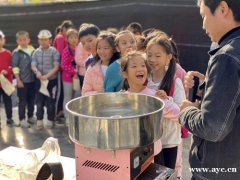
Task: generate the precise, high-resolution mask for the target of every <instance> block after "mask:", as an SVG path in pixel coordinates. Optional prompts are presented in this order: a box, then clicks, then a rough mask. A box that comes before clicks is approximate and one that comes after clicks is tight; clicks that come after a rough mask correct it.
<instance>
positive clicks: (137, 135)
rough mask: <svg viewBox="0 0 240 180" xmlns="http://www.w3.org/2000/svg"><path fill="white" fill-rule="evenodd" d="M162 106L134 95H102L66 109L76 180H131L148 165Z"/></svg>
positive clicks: (75, 102)
mask: <svg viewBox="0 0 240 180" xmlns="http://www.w3.org/2000/svg"><path fill="white" fill-rule="evenodd" d="M163 106H164V104H163V102H162V101H161V100H159V99H158V98H155V97H152V96H145V95H140V94H134V93H105V94H97V95H91V96H85V97H80V98H76V99H73V100H71V101H70V102H68V103H67V105H66V108H67V110H68V112H69V115H68V121H69V125H68V127H69V136H70V138H71V140H72V141H73V142H74V143H75V158H76V171H77V180H85V179H98V180H99V179H102V180H106V179H107V180H109V179H114V180H118V179H119V180H120V179H121V180H124V179H135V178H136V177H137V176H138V175H139V174H141V172H143V171H144V170H145V169H146V168H147V167H148V166H149V165H150V164H151V162H152V161H153V157H154V156H153V153H154V142H156V141H157V140H158V139H160V137H161V134H162V133H161V131H160V121H161V117H162V110H163Z"/></svg>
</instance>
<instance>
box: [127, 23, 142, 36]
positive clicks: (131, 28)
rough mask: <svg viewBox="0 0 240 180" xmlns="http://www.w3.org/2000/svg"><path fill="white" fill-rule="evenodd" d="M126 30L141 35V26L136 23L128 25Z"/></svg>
mask: <svg viewBox="0 0 240 180" xmlns="http://www.w3.org/2000/svg"><path fill="white" fill-rule="evenodd" d="M126 29H127V30H129V31H131V32H132V33H133V34H142V25H141V24H140V23H138V22H132V23H130V24H129V25H128V26H127V28H126Z"/></svg>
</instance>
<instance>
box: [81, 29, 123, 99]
mask: <svg viewBox="0 0 240 180" xmlns="http://www.w3.org/2000/svg"><path fill="white" fill-rule="evenodd" d="M114 39H115V35H114V34H112V33H110V32H102V33H101V34H100V35H99V36H98V38H97V45H96V48H97V55H96V57H95V60H94V61H93V62H92V64H91V65H90V66H89V67H88V69H87V71H86V73H85V78H84V82H83V87H82V95H83V96H86V95H91V94H96V93H100V92H104V89H103V82H104V76H105V74H106V71H107V68H108V66H109V65H110V64H111V63H112V62H114V61H115V60H117V59H118V58H119V56H118V53H117V52H116V47H115V44H114Z"/></svg>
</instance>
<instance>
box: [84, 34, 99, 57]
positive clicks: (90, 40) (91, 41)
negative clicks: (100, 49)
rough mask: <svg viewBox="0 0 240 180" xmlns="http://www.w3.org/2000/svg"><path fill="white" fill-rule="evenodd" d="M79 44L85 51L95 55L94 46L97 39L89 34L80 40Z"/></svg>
mask: <svg viewBox="0 0 240 180" xmlns="http://www.w3.org/2000/svg"><path fill="white" fill-rule="evenodd" d="M80 42H81V43H82V45H83V48H84V49H85V51H87V52H88V53H90V54H96V44H97V37H96V36H94V35H92V34H89V35H86V36H83V37H81V38H80Z"/></svg>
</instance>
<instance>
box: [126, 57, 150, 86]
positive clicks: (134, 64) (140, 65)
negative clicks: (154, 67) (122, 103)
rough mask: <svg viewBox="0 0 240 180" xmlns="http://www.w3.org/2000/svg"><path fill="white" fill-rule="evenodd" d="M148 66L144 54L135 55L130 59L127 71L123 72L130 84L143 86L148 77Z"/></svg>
mask: <svg viewBox="0 0 240 180" xmlns="http://www.w3.org/2000/svg"><path fill="white" fill-rule="evenodd" d="M147 73H148V72H147V67H146V64H145V61H144V59H143V57H142V56H139V55H138V56H134V57H133V58H132V59H130V60H128V67H127V71H126V72H123V76H124V78H126V79H127V81H128V84H129V86H130V87H131V86H134V85H137V86H143V85H144V83H145V82H146V79H147Z"/></svg>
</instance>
